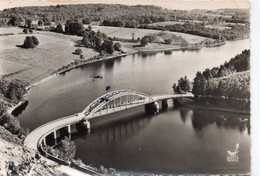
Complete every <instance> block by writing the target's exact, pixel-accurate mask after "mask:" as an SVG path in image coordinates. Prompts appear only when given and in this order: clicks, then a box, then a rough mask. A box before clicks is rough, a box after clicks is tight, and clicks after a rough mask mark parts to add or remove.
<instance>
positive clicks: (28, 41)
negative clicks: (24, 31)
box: [23, 36, 39, 48]
mask: <svg viewBox="0 0 260 176" xmlns="http://www.w3.org/2000/svg"><path fill="white" fill-rule="evenodd" d="M37 45H39V41H38V39H37V38H36V37H35V36H32V37H30V36H27V37H26V38H25V40H24V43H23V47H24V48H35V47H36V46H37Z"/></svg>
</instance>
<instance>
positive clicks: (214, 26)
mask: <svg viewBox="0 0 260 176" xmlns="http://www.w3.org/2000/svg"><path fill="white" fill-rule="evenodd" d="M205 27H206V28H210V29H219V30H224V29H231V27H227V26H222V25H205Z"/></svg>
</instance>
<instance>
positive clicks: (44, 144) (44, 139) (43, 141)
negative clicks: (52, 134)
mask: <svg viewBox="0 0 260 176" xmlns="http://www.w3.org/2000/svg"><path fill="white" fill-rule="evenodd" d="M42 143H43V144H42V145H43V146H46V137H44V138H43V140H42Z"/></svg>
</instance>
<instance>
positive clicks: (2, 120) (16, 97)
mask: <svg viewBox="0 0 260 176" xmlns="http://www.w3.org/2000/svg"><path fill="white" fill-rule="evenodd" d="M25 93H26V88H25V83H24V82H22V81H20V80H12V81H11V80H7V79H4V78H1V79H0V97H1V99H0V125H1V126H4V127H5V128H6V129H7V130H9V131H10V132H11V133H13V134H17V135H18V137H21V138H22V137H24V136H25V135H26V134H27V133H28V130H27V131H26V130H24V129H23V128H22V127H21V126H20V123H19V121H18V120H17V119H16V118H15V117H13V116H12V115H9V114H7V113H6V109H7V107H8V106H10V104H11V103H17V102H18V101H21V100H22V99H23V96H24V94H25Z"/></svg>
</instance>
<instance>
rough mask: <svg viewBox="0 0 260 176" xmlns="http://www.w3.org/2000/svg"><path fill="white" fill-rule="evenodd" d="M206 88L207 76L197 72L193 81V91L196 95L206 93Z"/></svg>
mask: <svg viewBox="0 0 260 176" xmlns="http://www.w3.org/2000/svg"><path fill="white" fill-rule="evenodd" d="M205 90H206V78H205V77H204V75H203V74H202V73H201V72H199V71H198V72H197V74H196V77H195V78H194V81H193V87H192V93H193V94H194V95H204V92H205Z"/></svg>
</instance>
